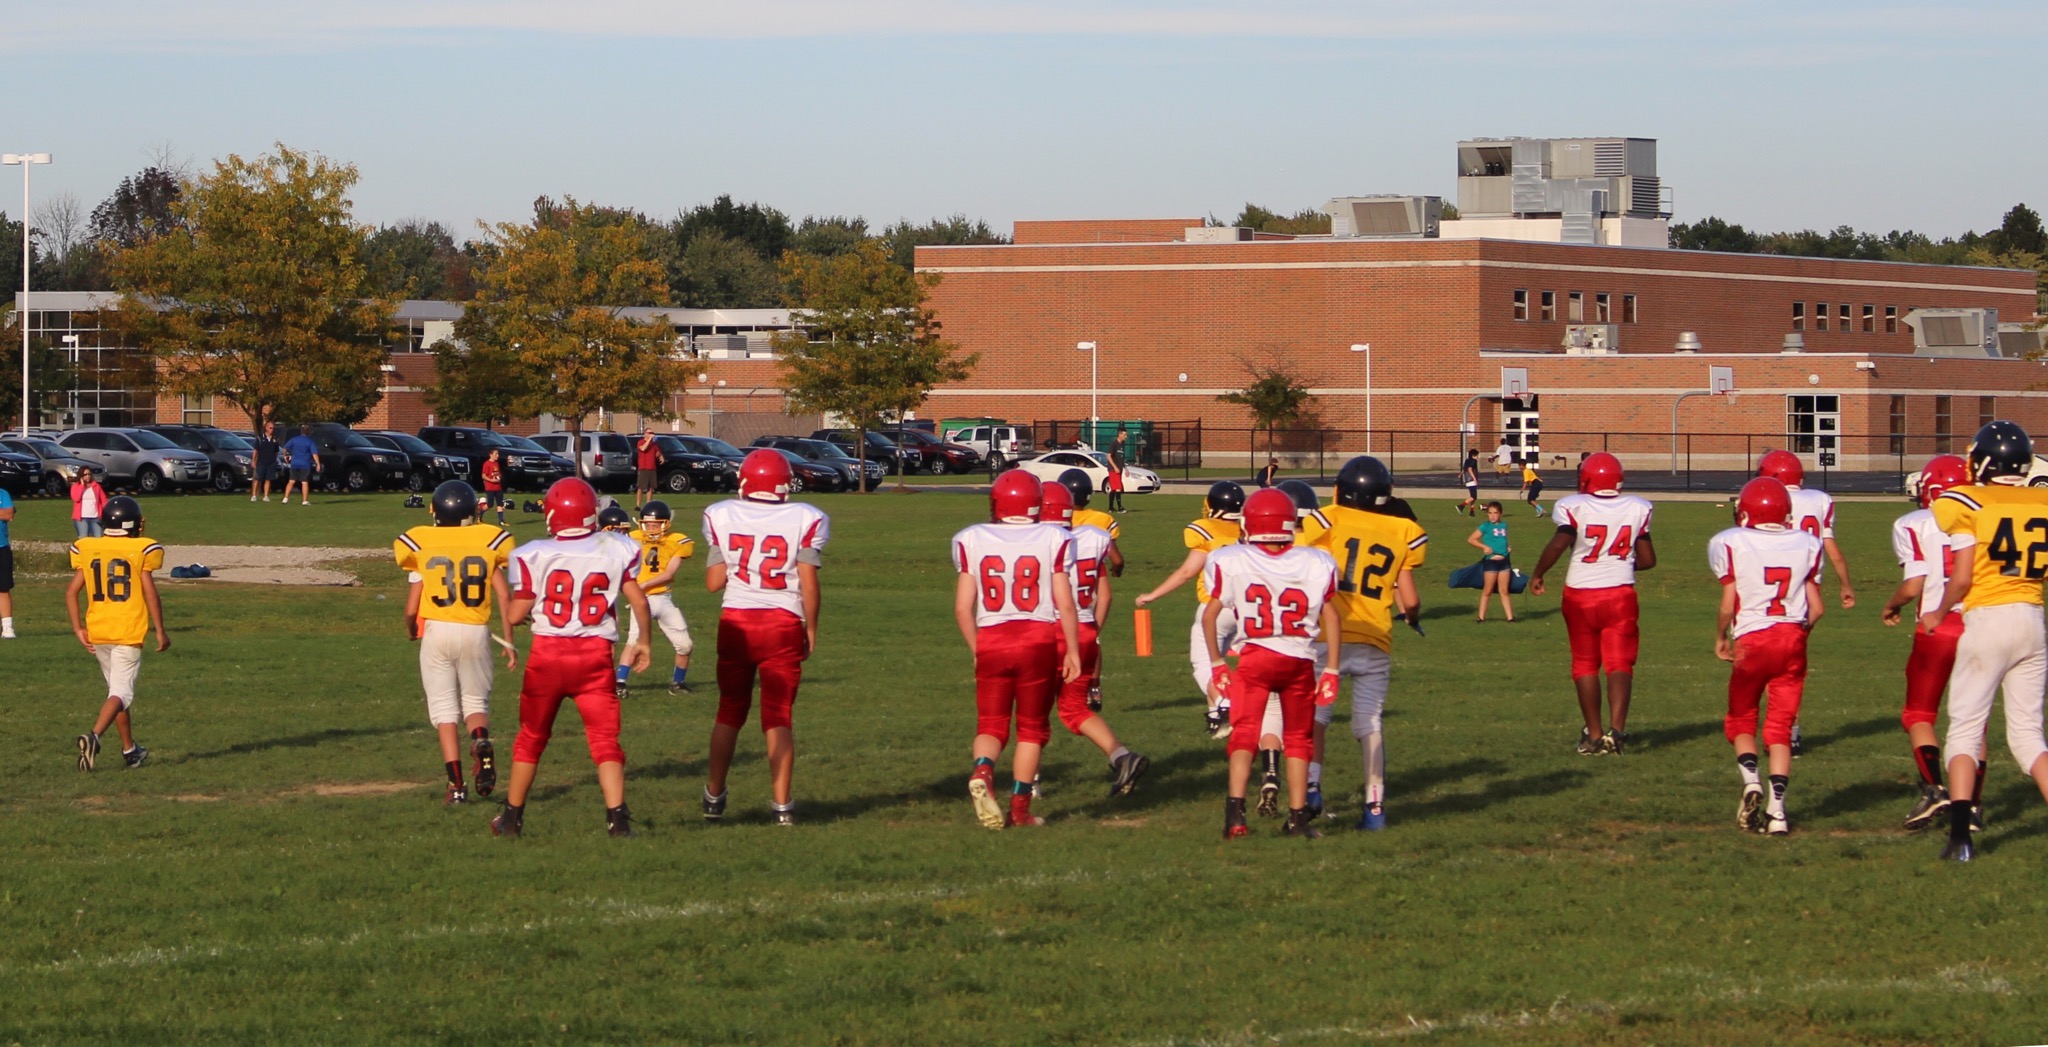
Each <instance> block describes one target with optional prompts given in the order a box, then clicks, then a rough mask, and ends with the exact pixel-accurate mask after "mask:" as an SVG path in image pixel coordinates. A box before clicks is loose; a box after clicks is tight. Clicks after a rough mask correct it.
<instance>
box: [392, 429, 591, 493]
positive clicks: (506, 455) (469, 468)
mask: <svg viewBox="0 0 2048 1047" xmlns="http://www.w3.org/2000/svg"><path fill="white" fill-rule="evenodd" d="M419 438H420V440H421V441H423V442H424V443H426V444H427V446H429V447H432V448H433V449H434V450H435V451H436V452H438V453H440V454H444V455H447V456H448V461H449V464H450V465H453V466H454V467H455V468H456V470H457V473H458V475H459V476H460V477H461V478H462V479H465V480H468V481H469V484H470V486H471V487H474V488H476V489H477V490H479V491H481V490H483V475H484V459H486V458H488V457H490V454H491V449H492V448H497V449H498V451H499V462H498V464H499V467H500V468H502V469H503V470H504V472H505V489H506V490H527V491H544V490H546V489H547V486H548V485H549V484H551V483H554V482H555V481H556V480H559V479H561V478H562V477H563V476H564V475H566V474H567V470H565V469H563V468H562V467H561V465H560V464H559V463H557V462H556V461H555V456H554V455H552V454H549V453H547V452H545V451H541V450H535V451H531V452H528V451H522V450H520V449H519V448H518V446H516V445H514V444H512V443H510V442H509V441H507V440H506V439H505V436H504V434H503V433H496V432H492V431H491V430H489V429H474V428H470V427H468V426H460V425H429V426H426V427H424V428H422V429H421V430H420V432H419Z"/></svg>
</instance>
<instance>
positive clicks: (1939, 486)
mask: <svg viewBox="0 0 2048 1047" xmlns="http://www.w3.org/2000/svg"><path fill="white" fill-rule="evenodd" d="M1969 482H1970V464H1969V463H1968V462H1965V461H1964V460H1963V459H1962V458H1961V457H1959V456H1957V455H1952V454H1943V455H1936V456H1935V457H1934V458H1932V459H1930V460H1929V461H1928V463H1927V467H1926V468H1924V469H1922V470H1920V492H1919V499H1920V507H1919V508H1918V509H1915V510H1913V511H1912V512H1910V513H1907V514H1906V515H1904V516H1901V517H1899V518H1898V519H1897V520H1894V521H1892V552H1893V553H1894V554H1895V555H1897V556H1898V558H1899V567H1900V569H1901V570H1902V571H1904V573H1905V579H1904V580H1903V581H1901V582H1900V583H1899V587H1898V589H1897V590H1896V591H1894V592H1893V593H1892V596H1891V599H1889V600H1886V601H1885V604H1884V613H1883V614H1882V615H1881V616H1880V617H1881V618H1882V619H1883V621H1884V624H1886V625H1897V624H1899V622H1900V621H1901V620H1902V617H1903V616H1902V614H1901V612H1903V611H1904V610H1905V609H1906V608H1908V607H1911V608H1913V620H1914V621H1916V622H1917V621H1919V619H1920V617H1921V616H1922V615H1925V614H1930V613H1932V612H1934V611H1936V610H1938V609H1939V608H1940V603H1941V594H1942V593H1943V592H1944V591H1946V590H1947V588H1948V579H1949V575H1950V574H1952V573H1954V571H1955V561H1956V550H1955V548H1954V547H1953V546H1951V545H1950V544H1949V536H1948V535H1947V534H1946V533H1945V532H1943V531H1942V529H1941V528H1940V527H1939V526H1938V525H1936V524H1935V522H1934V513H1933V511H1931V510H1929V509H1928V508H1927V506H1928V504H1929V503H1931V502H1933V501H1934V500H1935V499H1936V498H1939V497H1941V494H1942V492H1943V491H1946V490H1948V489H1949V488H1951V487H1961V486H1964V485H1966V484H1968V483H1969ZM1962 636H1963V616H1962V615H1960V614H1951V615H1949V616H1947V617H1946V618H1944V619H1943V620H1942V623H1941V628H1940V629H1937V630H1936V631H1934V632H1931V633H1928V632H1922V631H1920V630H1919V629H1915V630H1913V653H1912V654H1911V655H1910V656H1908V657H1907V659H1906V703H1905V708H1904V709H1903V710H1902V711H1901V712H1900V713H1899V723H1900V724H1901V725H1903V726H1904V727H1905V728H1906V739H1907V741H1908V742H1909V743H1910V744H1911V745H1912V748H1913V766H1914V768H1915V769H1916V770H1918V771H1919V772H1920V800H1919V802H1918V803H1916V804H1914V805H1913V810H1912V811H1911V812H1910V813H1908V814H1907V815H1906V828H1907V829H1925V828H1926V827H1927V826H1928V825H1929V824H1930V823H1932V822H1933V821H1934V819H1935V818H1936V817H1938V816H1939V815H1940V814H1941V812H1942V810H1943V809H1945V808H1947V807H1948V790H1947V789H1945V788H1943V787H1942V766H1941V746H1940V745H1939V744H1938V739H1937V738H1936V736H1935V733H1934V721H1935V717H1936V716H1937V715H1938V714H1940V712H1941V692H1942V691H1943V690H1944V689H1945V688H1947V687H1948V678H1949V674H1950V673H1951V672H1952V671H1953V670H1954V669H1955V664H1956V641H1958V640H1960V639H1962ZM1978 759H1979V761H1980V762H1981V760H1982V759H1983V753H1982V752H1979V753H1978Z"/></svg>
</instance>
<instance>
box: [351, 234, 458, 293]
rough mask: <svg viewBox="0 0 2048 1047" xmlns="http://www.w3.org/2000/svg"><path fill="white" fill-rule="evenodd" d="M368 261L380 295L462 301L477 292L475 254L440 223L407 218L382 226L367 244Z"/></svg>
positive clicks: (366, 257) (365, 249)
mask: <svg viewBox="0 0 2048 1047" xmlns="http://www.w3.org/2000/svg"><path fill="white" fill-rule="evenodd" d="M363 261H364V264H365V265H366V266H368V268H369V270H370V284H371V286H372V287H375V288H376V289H377V291H378V292H379V293H381V294H387V295H391V296H393V297H397V298H424V299H430V300H435V301H455V302H459V301H462V300H463V299H466V298H468V297H469V296H470V295H472V294H475V293H476V286H475V281H474V279H473V278H472V275H471V273H470V264H471V258H470V256H469V255H467V254H464V253H463V251H462V249H461V248H460V247H457V246H456V244H455V237H454V235H453V234H452V233H450V232H449V231H448V229H447V227H446V226H443V225H442V224H441V223H439V222H430V221H427V220H426V219H423V218H408V219H406V220H405V221H402V222H399V223H397V224H395V225H387V226H382V227H380V228H378V230H377V231H376V232H374V233H371V234H370V237H369V239H368V240H367V241H366V242H365V243H364V245H363Z"/></svg>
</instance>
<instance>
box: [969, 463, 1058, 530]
mask: <svg viewBox="0 0 2048 1047" xmlns="http://www.w3.org/2000/svg"><path fill="white" fill-rule="evenodd" d="M1044 487H1045V485H1043V484H1041V483H1039V482H1038V477H1036V476H1033V475H1031V474H1030V473H1027V472H1025V471H1024V470H1022V469H1012V470H1010V471H1008V472H1006V473H1004V474H1003V475H1001V476H998V477H996V482H995V483H993V484H990V485H989V489H988V509H989V513H988V518H989V519H991V520H993V521H995V522H996V523H1037V522H1038V519H1039V508H1040V507H1041V506H1043V505H1044V504H1045V490H1044ZM1069 500H1070V501H1071V499H1069ZM1068 508H1069V516H1071V515H1072V513H1071V510H1072V506H1069V507H1068Z"/></svg>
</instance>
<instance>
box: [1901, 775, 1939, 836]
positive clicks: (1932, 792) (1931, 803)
mask: <svg viewBox="0 0 2048 1047" xmlns="http://www.w3.org/2000/svg"><path fill="white" fill-rule="evenodd" d="M1947 810H1948V790H1946V789H1943V788H1942V787H1941V786H1939V785H1923V786H1921V787H1920V802H1919V803H1916V804H1914V805H1913V811H1912V813H1910V814H1908V815H1906V831H1907V832H1919V831H1920V830H1922V829H1925V828H1927V827H1928V826H1929V825H1932V824H1934V820H1935V819H1936V818H1939V817H1941V815H1942V813H1943V812H1944V811H1947Z"/></svg>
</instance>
